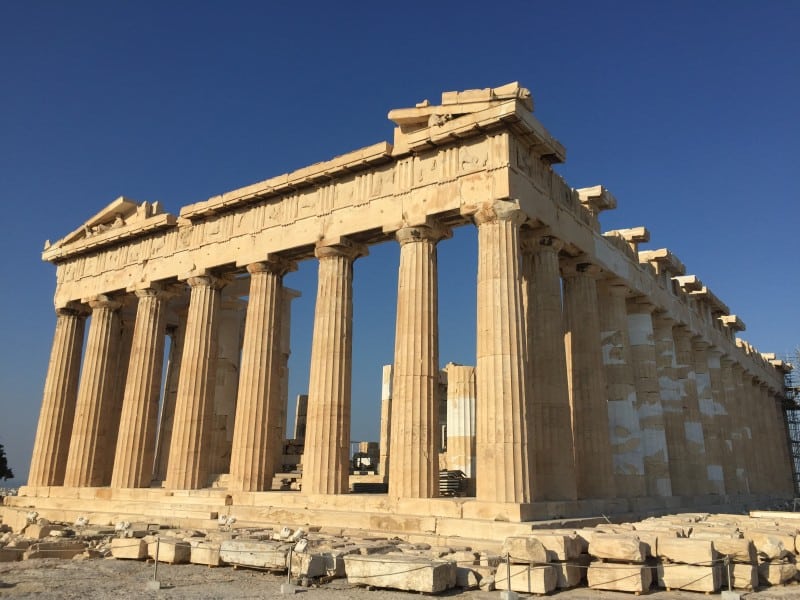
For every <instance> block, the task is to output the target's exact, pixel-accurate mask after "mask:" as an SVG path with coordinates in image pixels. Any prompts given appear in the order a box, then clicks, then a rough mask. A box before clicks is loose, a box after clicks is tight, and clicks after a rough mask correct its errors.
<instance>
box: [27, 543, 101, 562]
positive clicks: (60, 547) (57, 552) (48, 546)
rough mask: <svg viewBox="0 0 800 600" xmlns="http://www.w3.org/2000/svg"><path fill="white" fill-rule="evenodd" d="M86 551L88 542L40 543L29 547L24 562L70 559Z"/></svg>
mask: <svg viewBox="0 0 800 600" xmlns="http://www.w3.org/2000/svg"><path fill="white" fill-rule="evenodd" d="M84 550H86V542H78V541H61V542H39V543H38V544H32V545H31V546H29V547H28V549H27V550H26V551H25V554H24V555H23V560H31V559H34V558H64V559H69V558H72V557H73V556H75V555H76V554H81V553H83V551H84Z"/></svg>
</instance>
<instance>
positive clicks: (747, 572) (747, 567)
mask: <svg viewBox="0 0 800 600" xmlns="http://www.w3.org/2000/svg"><path fill="white" fill-rule="evenodd" d="M729 568H730V575H731V587H732V588H733V589H735V590H754V589H756V588H757V587H758V567H756V566H755V565H752V564H743V563H731V564H730V565H729ZM722 583H723V585H726V586H727V585H728V574H727V573H726V572H725V568H724V567H723V570H722Z"/></svg>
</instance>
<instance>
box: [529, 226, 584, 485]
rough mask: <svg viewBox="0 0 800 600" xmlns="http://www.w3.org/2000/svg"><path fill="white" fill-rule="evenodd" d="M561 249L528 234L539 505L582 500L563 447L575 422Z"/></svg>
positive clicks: (532, 431)
mask: <svg viewBox="0 0 800 600" xmlns="http://www.w3.org/2000/svg"><path fill="white" fill-rule="evenodd" d="M561 246H562V243H561V242H560V241H559V240H557V239H555V238H553V237H551V236H547V235H530V236H528V235H526V236H525V239H524V241H523V244H522V281H523V292H524V293H523V298H526V299H527V302H526V303H525V313H524V314H525V323H526V324H527V326H526V328H525V331H526V338H527V364H528V390H529V391H528V398H529V400H528V407H529V410H530V418H529V436H530V443H529V447H530V454H531V462H532V467H531V469H532V483H531V487H532V494H533V500H574V499H575V498H576V497H577V490H576V487H575V457H574V455H573V453H572V452H571V451H569V449H568V448H567V449H565V448H562V446H563V444H564V440H571V439H572V418H571V416H570V408H569V386H568V383H567V361H566V352H565V349H564V317H563V311H562V308H561V273H560V271H559V266H558V252H559V249H560V248H561Z"/></svg>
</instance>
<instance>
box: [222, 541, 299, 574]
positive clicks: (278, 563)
mask: <svg viewBox="0 0 800 600" xmlns="http://www.w3.org/2000/svg"><path fill="white" fill-rule="evenodd" d="M288 554H289V547H288V546H287V545H285V544H280V543H275V542H255V541H248V540H225V541H223V542H222V544H221V545H220V549H219V557H220V559H221V560H222V562H226V563H228V564H230V565H234V566H240V567H256V568H259V569H269V570H273V571H284V570H286V560H287V555H288Z"/></svg>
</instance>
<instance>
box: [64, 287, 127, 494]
mask: <svg viewBox="0 0 800 600" xmlns="http://www.w3.org/2000/svg"><path fill="white" fill-rule="evenodd" d="M89 305H90V306H91V307H92V319H91V323H90V325H89V336H88V339H87V341H86V356H85V357H84V366H83V372H82V373H81V381H80V385H79V387H78V400H77V406H76V408H75V421H74V424H73V427H72V438H71V441H70V445H69V455H68V458H67V467H66V474H65V476H64V485H65V486H69V487H95V486H102V485H107V484H108V483H109V482H108V481H105V480H104V464H103V462H104V461H103V455H104V453H110V452H113V449H112V447H110V446H109V445H108V444H107V442H108V440H109V437H111V432H110V431H109V429H110V423H111V422H112V421H113V419H114V415H113V408H114V406H113V404H114V392H115V390H116V386H115V383H116V381H115V376H116V372H115V369H116V367H117V360H118V357H117V353H118V350H119V345H120V325H119V313H118V309H119V308H120V303H119V302H115V301H113V300H110V299H109V298H107V297H100V298H95V299H94V300H92V301H90V302H89Z"/></svg>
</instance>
